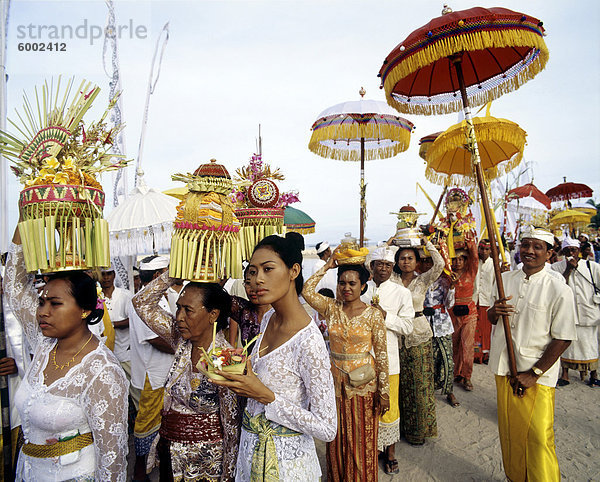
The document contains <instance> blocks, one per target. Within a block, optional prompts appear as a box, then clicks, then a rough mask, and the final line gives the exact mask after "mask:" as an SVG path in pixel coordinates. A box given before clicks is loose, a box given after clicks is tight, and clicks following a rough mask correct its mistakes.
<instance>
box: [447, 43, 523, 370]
mask: <svg viewBox="0 0 600 482" xmlns="http://www.w3.org/2000/svg"><path fill="white" fill-rule="evenodd" d="M450 60H451V61H452V63H453V64H454V68H455V69H456V76H457V77H458V84H459V87H460V94H461V97H462V101H463V110H464V113H465V122H466V125H467V132H466V135H467V148H468V149H469V150H470V151H471V160H472V163H473V169H474V170H475V177H476V179H477V185H478V187H479V192H480V194H481V203H482V204H483V214H484V216H485V222H486V224H487V230H488V237H489V239H490V245H491V251H492V261H493V263H494V274H495V276H496V285H497V286H498V297H499V298H500V299H502V298H505V297H506V295H505V293H504V284H503V283H502V273H501V271H500V260H499V259H498V247H497V246H496V229H495V227H494V226H493V224H492V223H494V219H493V218H492V214H491V212H490V202H489V199H488V195H487V189H486V187H485V177H484V174H483V169H482V168H481V157H480V156H479V146H478V145H477V138H476V136H475V126H474V125H473V117H472V116H471V108H470V107H469V99H468V98H467V89H466V86H465V79H464V76H463V72H462V56H461V55H455V56H453V57H451V58H450ZM502 324H503V326H504V336H505V339H506V348H507V351H508V366H509V368H510V374H511V376H512V377H516V376H517V360H516V358H515V349H514V346H513V341H512V334H511V330H510V320H509V318H508V316H506V315H503V316H502Z"/></svg>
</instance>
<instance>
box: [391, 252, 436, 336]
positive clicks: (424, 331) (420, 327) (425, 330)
mask: <svg viewBox="0 0 600 482" xmlns="http://www.w3.org/2000/svg"><path fill="white" fill-rule="evenodd" d="M425 247H426V248H427V251H429V252H430V253H431V258H432V260H433V266H432V267H431V269H430V270H428V271H426V272H425V273H421V274H418V273H415V274H416V275H417V276H416V277H415V278H413V279H412V281H411V282H410V284H409V285H408V286H407V288H408V289H409V290H410V293H411V295H412V301H413V308H414V309H415V313H419V312H421V315H420V316H417V317H415V320H414V322H413V326H414V329H413V331H412V333H411V334H410V335H407V336H406V337H405V338H404V346H405V347H406V348H411V347H413V346H418V345H421V344H422V343H425V342H427V341H428V340H430V339H431V337H432V336H433V331H432V330H431V326H430V325H429V322H428V321H427V318H425V316H423V314H422V311H423V302H424V301H425V293H427V290H428V289H429V287H430V286H431V285H432V284H433V283H434V282H435V280H436V279H438V278H439V277H440V275H441V274H442V271H443V270H444V258H442V255H441V254H440V253H438V250H437V249H435V246H434V245H433V243H431V242H430V241H428V242H427V244H426V245H425ZM392 281H395V282H396V283H398V284H401V285H402V286H404V284H403V283H402V278H401V277H400V275H399V274H397V273H394V274H393V276H392Z"/></svg>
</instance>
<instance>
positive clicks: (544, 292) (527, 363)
mask: <svg viewBox="0 0 600 482" xmlns="http://www.w3.org/2000/svg"><path fill="white" fill-rule="evenodd" d="M502 281H503V283H504V292H505V294H506V296H512V300H510V301H509V303H510V304H512V305H513V306H514V307H515V314H514V315H512V316H511V317H510V328H511V335H512V339H513V344H514V349H515V358H516V361H517V371H519V372H524V371H527V370H529V369H531V367H532V366H533V365H534V364H535V363H536V362H537V361H538V360H539V359H540V358H541V356H542V354H543V353H544V351H545V350H546V348H547V347H548V345H549V344H550V342H551V341H552V340H553V339H556V340H576V339H577V334H576V331H575V320H576V316H577V315H576V313H575V303H574V299H573V293H572V292H571V290H570V289H569V288H568V286H567V285H566V284H565V283H561V282H560V281H559V280H557V279H556V278H554V277H553V276H552V275H551V274H550V273H549V272H548V271H547V270H545V269H542V270H541V271H539V272H538V273H535V274H534V275H531V276H530V277H529V279H525V273H524V271H523V270H518V271H509V272H506V273H502ZM497 298H498V295H497V290H496V284H495V283H494V286H493V292H492V297H491V300H490V302H491V305H493V304H494V302H495V301H496V299H497ZM489 367H490V368H491V369H492V371H493V372H494V373H495V374H496V375H502V376H504V375H509V373H510V370H509V366H508V350H507V349H506V341H505V338H504V325H503V323H502V319H501V318H499V319H498V323H497V324H496V329H495V330H494V333H493V334H492V343H491V349H490V362H489ZM559 367H560V360H556V363H554V365H552V366H551V367H550V368H549V369H548V370H547V371H546V372H545V373H544V374H543V375H542V376H541V377H540V378H539V379H538V381H537V383H539V384H540V385H546V386H548V387H554V386H556V381H557V380H558V372H559Z"/></svg>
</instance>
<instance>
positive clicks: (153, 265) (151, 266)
mask: <svg viewBox="0 0 600 482" xmlns="http://www.w3.org/2000/svg"><path fill="white" fill-rule="evenodd" d="M167 266H169V258H167V257H165V256H157V257H156V258H153V259H152V260H150V261H149V262H147V263H140V271H155V270H157V269H163V268H166V267H167Z"/></svg>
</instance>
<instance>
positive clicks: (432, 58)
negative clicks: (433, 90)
mask: <svg viewBox="0 0 600 482" xmlns="http://www.w3.org/2000/svg"><path fill="white" fill-rule="evenodd" d="M498 47H530V48H533V49H539V50H540V52H539V54H538V56H537V58H536V59H535V60H533V62H532V63H531V64H530V65H529V66H528V67H527V68H526V69H525V70H522V71H521V72H519V73H518V74H517V75H515V76H514V77H512V78H510V79H506V80H505V82H503V83H502V84H500V85H498V86H496V87H492V88H490V89H488V90H485V91H483V92H478V93H477V94H475V95H471V96H469V102H470V103H471V105H473V106H476V105H481V104H485V103H487V102H490V101H492V100H494V99H497V98H498V97H500V96H502V95H503V94H506V93H508V92H512V91H513V90H517V89H518V88H519V87H520V86H521V85H523V84H524V83H525V82H527V81H529V80H531V79H533V77H535V76H536V75H537V74H538V73H539V72H541V71H542V70H543V69H544V67H545V66H546V63H547V62H548V57H549V52H548V47H547V46H546V43H545V42H544V39H543V37H541V36H540V35H539V34H536V33H534V32H529V31H526V30H517V31H515V29H507V30H500V31H493V32H486V31H483V32H474V33H466V34H462V35H457V36H453V37H448V38H445V39H442V40H438V41H437V42H435V43H433V44H431V45H429V46H428V47H425V48H423V49H421V50H419V51H418V52H415V53H414V54H413V55H411V56H409V57H407V58H405V59H404V60H402V61H401V62H400V63H399V64H398V65H396V67H394V68H393V69H392V70H391V71H390V72H389V73H388V74H387V76H386V78H385V82H384V89H385V96H386V99H387V102H388V104H389V105H391V106H392V107H394V108H395V109H396V110H398V111H399V112H403V113H406V114H424V115H434V114H450V113H452V112H458V111H460V110H461V109H462V108H463V106H462V99H461V97H460V96H457V97H456V100H454V101H451V102H446V103H443V104H411V103H410V102H407V103H404V102H398V101H397V100H395V99H394V98H393V97H392V91H393V89H394V86H395V85H396V84H397V83H398V82H399V81H400V80H402V79H403V78H405V77H407V76H408V75H410V74H412V73H413V72H416V71H417V70H419V69H421V68H423V67H425V66H427V65H430V64H432V63H434V62H436V61H438V60H440V59H442V58H445V57H449V56H450V55H453V54H456V53H459V52H464V51H474V50H484V49H486V48H498Z"/></svg>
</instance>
